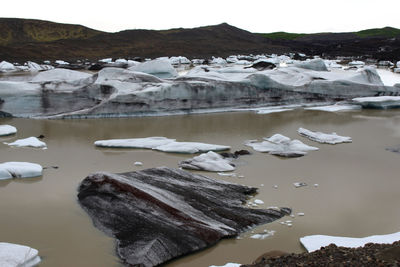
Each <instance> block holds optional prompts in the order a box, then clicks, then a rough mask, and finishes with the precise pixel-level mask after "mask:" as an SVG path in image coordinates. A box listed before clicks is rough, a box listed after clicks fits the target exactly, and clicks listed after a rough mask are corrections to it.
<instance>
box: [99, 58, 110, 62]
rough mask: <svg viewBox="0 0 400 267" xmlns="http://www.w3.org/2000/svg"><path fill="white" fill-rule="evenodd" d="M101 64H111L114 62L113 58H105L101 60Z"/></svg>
mask: <svg viewBox="0 0 400 267" xmlns="http://www.w3.org/2000/svg"><path fill="white" fill-rule="evenodd" d="M99 62H101V63H111V62H112V58H110V57H109V58H103V59H99Z"/></svg>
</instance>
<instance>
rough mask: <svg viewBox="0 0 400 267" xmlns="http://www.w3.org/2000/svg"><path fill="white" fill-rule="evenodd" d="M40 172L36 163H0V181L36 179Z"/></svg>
mask: <svg viewBox="0 0 400 267" xmlns="http://www.w3.org/2000/svg"><path fill="white" fill-rule="evenodd" d="M42 171H43V168H42V166H40V165H39V164H36V163H30V162H15V161H10V162H4V163H0V180H5V179H11V178H29V177H37V176H41V175H42ZM0 251H1V250H0Z"/></svg>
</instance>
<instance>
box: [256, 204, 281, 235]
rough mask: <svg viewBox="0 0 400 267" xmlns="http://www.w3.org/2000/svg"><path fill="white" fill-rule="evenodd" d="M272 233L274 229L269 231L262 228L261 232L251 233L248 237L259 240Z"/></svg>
mask: <svg viewBox="0 0 400 267" xmlns="http://www.w3.org/2000/svg"><path fill="white" fill-rule="evenodd" d="M278 210H279V209H278ZM274 234H275V231H273V230H271V231H268V230H264V232H263V233H259V234H254V235H251V236H250V238H252V239H259V240H264V239H266V238H268V237H271V236H273V235H274Z"/></svg>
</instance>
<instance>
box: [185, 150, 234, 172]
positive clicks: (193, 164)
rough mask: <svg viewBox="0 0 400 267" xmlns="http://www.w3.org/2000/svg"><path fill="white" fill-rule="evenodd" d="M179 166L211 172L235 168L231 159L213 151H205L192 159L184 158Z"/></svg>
mask: <svg viewBox="0 0 400 267" xmlns="http://www.w3.org/2000/svg"><path fill="white" fill-rule="evenodd" d="M179 167H181V168H184V169H191V170H202V171H210V172H225V171H233V170H235V167H234V166H232V164H231V161H230V160H228V159H225V158H224V157H222V156H221V155H220V154H217V153H215V152H213V151H209V152H207V153H203V154H201V155H199V156H196V157H193V158H191V159H186V160H183V161H181V162H180V163H179Z"/></svg>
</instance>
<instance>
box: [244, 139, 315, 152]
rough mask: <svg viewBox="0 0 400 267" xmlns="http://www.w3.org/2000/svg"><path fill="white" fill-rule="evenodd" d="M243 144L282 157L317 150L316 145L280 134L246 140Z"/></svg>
mask: <svg viewBox="0 0 400 267" xmlns="http://www.w3.org/2000/svg"><path fill="white" fill-rule="evenodd" d="M245 145H247V146H250V147H252V148H253V149H254V150H256V151H259V152H264V153H269V154H272V155H277V156H282V157H301V156H304V155H306V154H307V152H308V151H315V150H318V148H317V147H313V146H308V145H306V144H304V143H303V142H301V141H299V140H297V139H295V140H291V139H290V138H289V137H286V136H284V135H281V134H275V135H273V136H271V137H269V138H264V141H263V142H257V141H247V142H246V143H245Z"/></svg>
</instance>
